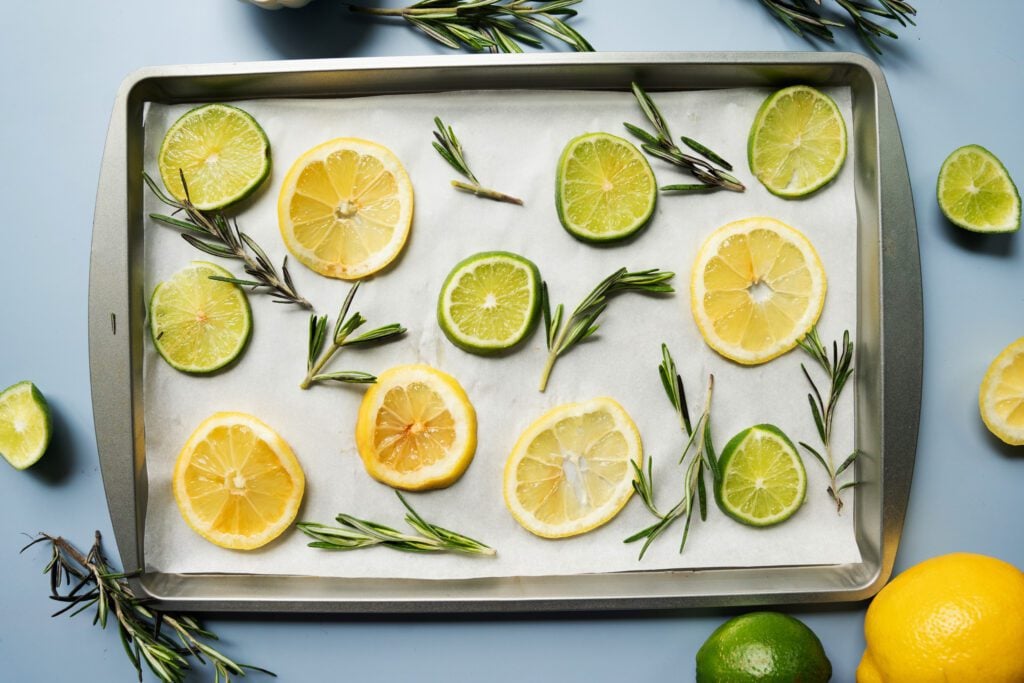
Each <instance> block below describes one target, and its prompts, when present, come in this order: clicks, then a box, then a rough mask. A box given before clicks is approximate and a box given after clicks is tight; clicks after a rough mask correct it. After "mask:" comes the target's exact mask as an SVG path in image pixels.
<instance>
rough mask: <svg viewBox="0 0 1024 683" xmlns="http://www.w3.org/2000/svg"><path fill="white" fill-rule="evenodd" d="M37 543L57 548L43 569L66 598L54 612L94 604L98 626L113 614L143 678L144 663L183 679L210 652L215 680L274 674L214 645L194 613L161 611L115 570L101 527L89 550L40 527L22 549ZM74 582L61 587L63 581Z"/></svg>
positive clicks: (55, 595)
mask: <svg viewBox="0 0 1024 683" xmlns="http://www.w3.org/2000/svg"><path fill="white" fill-rule="evenodd" d="M38 543H48V544H49V545H50V548H51V550H52V551H53V555H52V557H51V558H50V561H49V562H48V563H47V564H46V567H45V569H44V572H45V573H48V574H49V575H50V599H52V600H56V601H57V602H61V603H65V606H64V607H63V608H61V609H60V610H59V611H57V612H56V613H54V615H53V616H57V615H59V614H64V613H67V612H70V613H71V616H75V615H77V614H80V613H81V612H84V611H85V610H87V609H89V608H92V607H95V608H96V614H95V615H94V616H93V620H92V623H93V624H99V626H100V628H106V627H107V622H108V620H109V619H110V618H111V617H113V619H114V621H115V622H116V623H117V628H118V632H119V633H120V635H121V644H122V645H123V646H124V651H125V654H126V655H128V659H129V660H130V661H131V663H132V665H133V666H134V667H135V670H136V671H137V672H138V675H139V681H142V670H143V664H145V666H146V668H148V669H149V670H150V671H151V672H152V673H153V675H154V676H156V677H157V678H158V679H159V680H161V681H163V682H164V683H182V682H183V681H184V680H185V679H186V677H187V675H188V671H189V670H190V669H191V662H192V660H193V659H194V660H195V661H198V662H199V663H200V664H203V665H205V664H207V660H206V658H209V663H210V665H212V666H213V671H214V674H213V675H214V679H213V680H214V683H220V681H223V682H224V683H230V681H231V677H232V676H245V675H246V673H248V672H249V671H259V672H261V673H265V674H267V675H270V676H274V674H273V673H272V672H270V671H267V670H266V669H261V668H259V667H255V666H251V665H249V664H239V663H238V662H235V661H234V660H232V659H231V658H230V657H228V656H227V655H225V654H223V653H222V652H220V651H219V650H217V649H215V648H214V647H212V646H211V645H210V644H209V642H208V641H211V640H217V636H216V635H215V634H213V633H211V632H210V631H207V630H206V629H204V628H202V626H200V625H199V623H198V622H197V621H196V620H195V619H193V618H192V617H189V616H185V615H175V614H171V613H169V612H163V611H161V610H159V609H156V608H155V607H150V606H148V605H146V603H145V602H144V601H143V600H141V599H139V598H138V597H136V596H135V593H133V592H132V589H131V587H129V585H128V582H127V579H128V578H129V577H130V576H131V575H129V574H124V573H119V572H115V571H114V570H112V569H111V568H110V565H109V564H108V562H107V560H106V558H105V557H104V556H103V552H102V550H101V548H100V532H98V531H97V532H96V540H95V541H94V543H93V545H92V548H91V549H90V550H89V552H88V553H87V554H85V555H83V554H82V553H81V552H80V551H79V550H78V549H77V548H75V547H74V546H73V545H72V544H71V543H69V542H68V541H67V540H65V539H63V538H61V537H59V536H51V535H49V534H42V533H41V534H39V536H38V537H37V538H35V539H34V540H32V542H31V543H29V544H28V545H26V546H25V547H24V548H22V549H21V552H25V551H26V550H28V549H29V548H31V547H32V546H34V545H36V544H38ZM72 584H74V585H73V587H71V588H66V589H65V590H64V591H63V592H62V591H61V588H62V586H63V587H67V586H72Z"/></svg>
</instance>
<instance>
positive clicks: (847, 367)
mask: <svg viewBox="0 0 1024 683" xmlns="http://www.w3.org/2000/svg"><path fill="white" fill-rule="evenodd" d="M800 348H802V349H803V350H804V351H806V352H807V354H808V355H810V357H811V358H813V359H814V360H815V361H817V363H818V365H820V366H821V368H822V369H823V370H824V371H825V373H826V374H827V375H828V379H829V384H830V387H829V392H828V395H827V396H823V395H822V393H821V392H820V391H819V390H818V387H817V386H816V385H815V384H814V380H812V379H811V375H810V373H809V372H807V368H806V367H805V366H804V364H803V363H801V364H800V369H801V370H803V373H804V377H806V378H807V381H808V382H809V383H810V385H811V392H812V393H810V394H807V402H808V403H810V404H811V415H813V417H814V425H815V427H817V428H818V438H820V439H821V443H822V446H823V450H824V451H825V454H824V455H822V454H821V453H820V452H818V451H817V450H815V449H814V448H812V447H811V446H810V445H808V444H806V443H804V442H803V441H801V442H800V445H801V446H803V447H804V448H805V449H807V451H808V452H809V453H810V454H811V455H813V456H814V457H815V458H816V459H817V460H818V462H820V463H821V465H822V467H824V468H825V471H826V472H828V476H829V486H828V489H827V491H828V495H829V496H830V497H831V498H832V500H833V501H834V502H835V504H836V512H837V513H840V512H842V510H843V499H842V497H841V496H842V493H843V491H845V490H846V489H848V488H852V487H854V486H856V485H857V483H858V482H856V481H851V482H847V483H845V484H842V485H840V484H839V477H840V476H842V474H843V473H844V472H845V471H846V470H848V469H849V468H850V466H851V465H853V463H854V462H855V461H856V460H857V456H859V455H860V451H856V450H855V451H854V452H853V453H851V454H850V455H848V456H847V457H846V459H845V460H843V462H842V463H840V465H839V467H836V465H835V459H834V458H833V456H832V418H834V417H835V410H836V404H837V403H838V402H839V396H840V394H842V392H843V388H844V387H845V386H846V382H847V380H849V379H850V376H851V375H852V374H853V342H852V341H850V332H849V330H847V331H845V332H843V343H842V351H840V348H839V344H838V343H836V342H832V356H831V357H829V355H828V350H827V349H826V348H825V347H824V346H823V345H822V343H821V338H820V337H819V336H818V329H817V328H816V327H812V328H811V331H810V332H808V333H807V336H806V337H804V338H803V339H802V340H801V341H800Z"/></svg>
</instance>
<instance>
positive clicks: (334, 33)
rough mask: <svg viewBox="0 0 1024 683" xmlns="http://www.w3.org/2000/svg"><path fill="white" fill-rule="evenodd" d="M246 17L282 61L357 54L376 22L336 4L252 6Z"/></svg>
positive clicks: (374, 3) (375, 3) (341, 4)
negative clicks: (299, 6) (296, 7)
mask: <svg viewBox="0 0 1024 683" xmlns="http://www.w3.org/2000/svg"><path fill="white" fill-rule="evenodd" d="M364 4H366V5H377V4H379V3H377V2H367V3H364ZM248 14H249V17H250V21H251V23H252V26H253V27H254V28H255V29H256V30H257V31H258V32H259V33H260V34H261V35H262V36H263V37H264V38H265V39H266V44H267V45H269V46H271V47H273V48H274V49H275V50H277V52H278V53H279V54H280V56H281V57H283V58H285V59H320V58H327V57H346V56H348V55H351V54H353V53H356V52H358V51H359V46H360V44H362V43H363V42H365V41H366V40H367V39H368V38H369V36H370V34H371V33H372V32H373V31H374V30H375V28H376V26H375V23H376V22H374V21H372V20H370V19H367V18H366V17H362V16H359V15H356V14H353V13H352V12H350V11H349V10H348V9H347V8H346V7H345V5H344V3H340V2H312V3H310V4H309V5H306V6H305V7H302V8H299V9H284V10H277V11H267V10H264V9H261V8H259V7H256V6H252V7H250V8H249V12H248Z"/></svg>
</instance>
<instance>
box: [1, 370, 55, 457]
mask: <svg viewBox="0 0 1024 683" xmlns="http://www.w3.org/2000/svg"><path fill="white" fill-rule="evenodd" d="M49 445H50V409H49V407H48V406H47V405H46V399H45V398H43V395H42V393H40V391H39V389H36V385H34V384H32V382H18V383H17V384H14V385H12V386H9V387H7V388H6V389H4V390H3V391H2V392H0V455H3V456H4V458H5V459H6V460H7V462H9V463H11V466H12V467H14V468H15V469H18V470H23V469H25V468H26V467H31V466H32V465H34V464H35V463H36V462H37V461H38V460H39V458H41V457H43V453H45V452H46V447H47V446H49Z"/></svg>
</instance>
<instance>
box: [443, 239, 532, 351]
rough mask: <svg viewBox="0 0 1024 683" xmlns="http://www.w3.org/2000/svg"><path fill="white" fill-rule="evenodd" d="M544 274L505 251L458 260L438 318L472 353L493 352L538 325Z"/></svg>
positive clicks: (450, 335) (451, 336)
mask: <svg viewBox="0 0 1024 683" xmlns="http://www.w3.org/2000/svg"><path fill="white" fill-rule="evenodd" d="M539 310H540V272H539V271H538V270H537V266H535V265H534V264H533V262H532V261H530V260H528V259H526V258H523V257H522V256H519V255H518V254H512V253H509V252H507V251H485V252H482V253H479V254H474V255H473V256H470V257H469V258H467V259H464V260H462V261H460V262H459V263H458V264H456V266H455V267H454V268H453V269H452V272H451V273H449V274H448V277H447V279H445V281H444V285H443V286H442V287H441V295H440V296H439V297H438V300H437V322H438V324H439V325H440V326H441V330H442V331H443V332H444V334H445V336H446V337H448V339H449V340H450V341H451V342H452V343H453V344H455V345H456V346H458V347H459V348H461V349H464V350H466V351H469V352H471V353H480V354H486V353H494V352H496V351H502V350H504V349H509V348H512V347H513V346H515V345H516V344H518V343H519V342H521V341H522V340H523V339H525V338H526V337H527V336H528V335H529V334H530V332H532V331H533V328H534V327H535V326H536V324H537V317H538V315H537V314H538V311H539Z"/></svg>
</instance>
